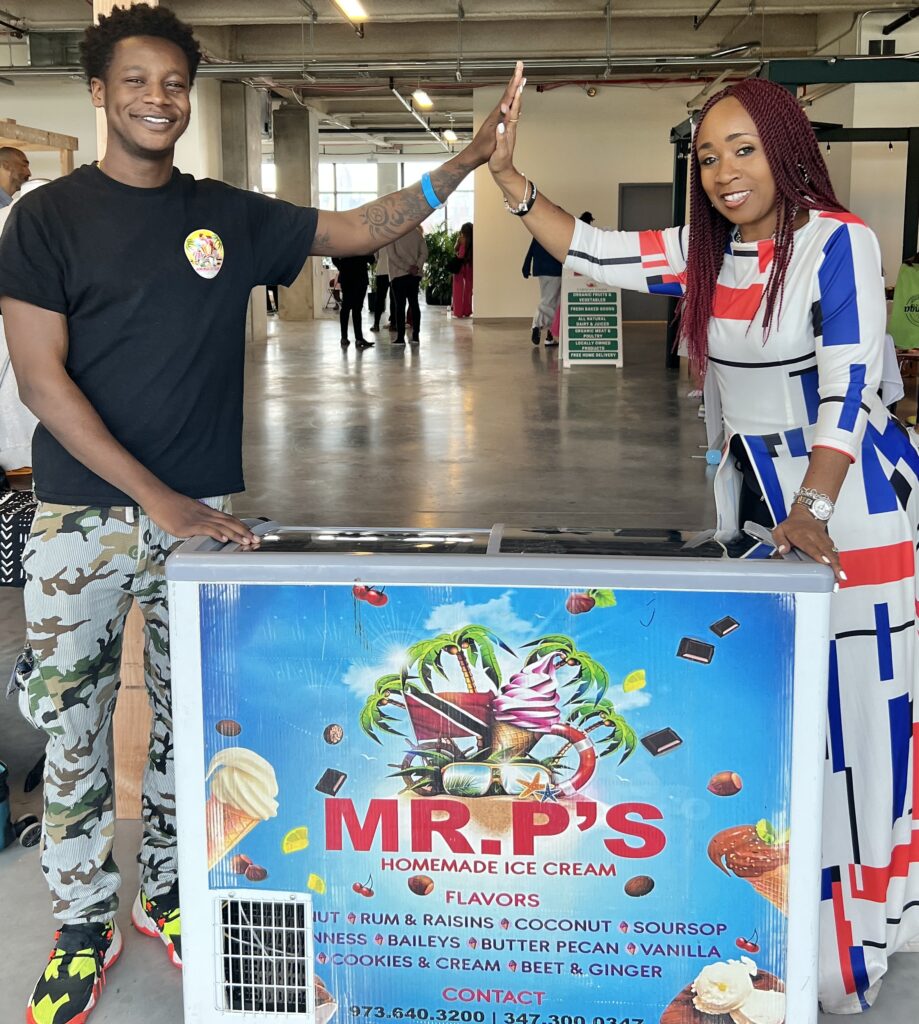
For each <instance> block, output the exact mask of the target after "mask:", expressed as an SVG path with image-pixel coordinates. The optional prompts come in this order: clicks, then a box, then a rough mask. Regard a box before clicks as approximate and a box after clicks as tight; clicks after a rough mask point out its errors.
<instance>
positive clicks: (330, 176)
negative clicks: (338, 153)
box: [319, 163, 377, 210]
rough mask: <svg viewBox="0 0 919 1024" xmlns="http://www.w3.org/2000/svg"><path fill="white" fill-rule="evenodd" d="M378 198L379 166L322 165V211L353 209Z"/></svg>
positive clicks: (320, 174)
mask: <svg viewBox="0 0 919 1024" xmlns="http://www.w3.org/2000/svg"><path fill="white" fill-rule="evenodd" d="M376 198H377V167H376V164H368V163H361V164H339V163H331V164H329V163H321V164H320V165H319V209H320V210H353V209H354V208H355V207H357V206H363V205H364V203H369V202H370V201H371V200H373V199H376Z"/></svg>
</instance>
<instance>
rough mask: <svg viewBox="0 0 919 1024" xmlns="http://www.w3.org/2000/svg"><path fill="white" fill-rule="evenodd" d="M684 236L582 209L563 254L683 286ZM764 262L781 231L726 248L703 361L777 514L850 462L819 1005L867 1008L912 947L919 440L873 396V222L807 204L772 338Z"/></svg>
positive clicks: (722, 511) (727, 477) (727, 531)
mask: <svg viewBox="0 0 919 1024" xmlns="http://www.w3.org/2000/svg"><path fill="white" fill-rule="evenodd" d="M687 237H688V236H687V229H686V228H682V229H681V228H670V229H668V230H666V231H643V232H613V231H600V230H598V229H596V228H591V227H589V226H588V225H586V224H583V223H581V222H577V223H576V224H575V232H574V237H573V238H572V241H571V249H570V251H569V253H568V257H567V259H566V261H565V265H566V266H567V267H569V268H570V269H572V270H575V271H577V272H578V273H581V274H586V275H588V276H590V277H593V278H595V279H597V280H599V281H602V282H604V283H608V284H612V285H616V286H619V287H622V288H632V289H636V290H638V291H650V292H654V293H657V294H664V295H673V296H679V295H680V294H681V293H682V288H683V284H684V282H685V270H686V258H685V253H686V243H687ZM772 257H773V243H772V241H771V240H768V241H761V242H753V243H734V244H732V245H731V246H730V248H729V250H728V251H727V252H726V253H725V257H724V264H723V267H722V269H721V273H720V276H719V278H718V284H717V290H716V294H715V299H714V310H713V317H712V320H711V325H710V328H709V342H708V344H709V359H710V371H711V372H713V373H714V374H715V376H716V380H717V383H718V387H719V390H720V392H721V398H722V403H723V413H724V421H725V429H726V434H727V436H728V437H730V436H732V435H735V434H736V435H739V436H740V440H741V441H742V444H743V446H744V449H745V450H746V453H747V455H748V461H749V462H750V463H751V464H752V466H753V468H754V470H755V473H756V477H757V479H758V482H759V486H760V489H761V491H762V494H763V496H764V498H765V501H766V503H767V505H768V507H769V511H770V512H771V515H772V517H773V519H774V520H775V521H776V522H781V521H782V520H783V519H785V518H786V516H787V514H788V508H789V505H790V503H791V500H792V497H793V494H794V492H795V491H796V490H797V489H798V487H800V486H801V482H802V480H803V477H804V474H805V472H806V470H807V465H808V458H809V453H810V451H811V449H812V448H813V447H814V446H820V447H828V448H833V449H836V450H837V451H840V452H844V453H845V454H846V455H847V456H848V457H849V458H850V459H851V461H852V466H851V468H850V469H849V472H848V474H847V475H846V479H845V483H844V484H843V487H842V490H841V492H840V494H839V499H838V502H837V506H836V512H835V514H834V516H833V518H832V520H831V522H830V532H831V535H832V537H833V540H834V542H835V543H836V545H837V546H838V547H839V549H840V552H841V554H840V559H841V563H842V567H843V569H844V571H845V572H846V574H847V575H848V582H847V583H844V584H842V585H841V589H840V591H839V593H838V594H836V595H834V596H833V598H832V610H831V618H830V633H831V644H830V672H829V709H828V738H827V755H826V771H825V812H824V814H825V817H824V832H823V881H822V891H821V909H820V923H821V941H820V947H821V948H820V979H819V981H820V986H819V987H820V998H821V1002H822V1005H823V1008H824V1009H825V1010H827V1011H829V1012H835V1013H858V1012H859V1011H861V1010H864V1009H866V1008H867V1007H868V1006H870V1004H871V1003H872V1002H873V1001H874V998H875V996H876V994H877V991H878V989H879V988H880V984H881V978H882V976H883V974H884V972H885V971H886V969H887V959H888V956H889V955H890V954H892V953H894V952H896V951H897V950H898V949H903V948H904V947H906V946H907V944H909V943H913V948H919V947H916V945H915V943H916V940H917V938H919V770H917V764H916V753H917V751H919V724H917V708H916V703H915V699H916V697H917V696H919V683H917V668H919V663H917V655H919V652H917V647H916V618H917V614H916V612H917V607H919V604H917V591H916V541H917V524H919V451H917V447H919V445H917V442H916V440H915V436H914V435H912V434H909V433H908V432H907V431H906V429H905V428H904V427H902V426H901V425H900V424H899V423H898V422H897V421H896V420H894V419H893V418H892V417H891V416H890V415H889V414H888V412H887V410H886V409H885V407H884V405H883V404H882V402H881V400H880V398H879V397H878V387H879V382H880V374H881V362H882V342H883V338H884V326H885V319H886V313H885V304H884V291H883V282H882V279H881V264H880V253H879V249H878V244H877V239H876V238H875V236H874V234H873V232H872V231H871V230H870V229H869V228H867V227H866V226H865V225H864V224H863V223H862V222H861V221H860V220H859V219H858V218H857V217H855V216H853V215H851V214H847V213H823V212H811V214H810V218H809V221H808V223H807V224H805V225H804V226H803V227H802V228H801V229H800V230H798V231H797V232H796V233H795V245H794V254H793V257H792V261H791V264H790V266H789V268H788V273H787V277H786V284H785V299H784V304H783V309H782V316H781V319H780V320H779V322H778V324H776V323H775V322H774V323H773V326H772V330H771V332H770V335H769V337H768V339H766V341H765V343H764V338H763V334H764V332H763V326H762V319H763V310H762V307H761V303H760V300H761V298H762V295H763V291H764V288H765V285H766V281H767V279H768V276H769V270H770V267H771V263H772ZM735 443H736V442H735ZM735 466H736V463H735V460H734V459H733V458H732V457H726V458H723V459H722V462H721V465H720V467H719V469H718V473H717V475H716V479H715V498H716V504H717V509H718V528H719V530H721V531H722V534H721V535H722V537H724V538H727V537H729V536H731V535H733V534H735V533H736V530H737V525H738V523H737V509H738V499H739V494H740V483H741V480H740V477H741V474H740V473H739V472H738V471H737V469H736V468H735Z"/></svg>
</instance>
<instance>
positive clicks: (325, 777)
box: [316, 768, 348, 796]
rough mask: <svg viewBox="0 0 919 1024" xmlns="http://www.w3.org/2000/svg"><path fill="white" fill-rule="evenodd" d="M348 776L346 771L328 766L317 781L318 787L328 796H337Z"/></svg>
mask: <svg viewBox="0 0 919 1024" xmlns="http://www.w3.org/2000/svg"><path fill="white" fill-rule="evenodd" d="M347 778H348V776H347V775H345V773H344V772H340V771H338V770H337V769H336V768H326V770H325V771H324V772H323V773H322V778H321V779H320V780H319V781H318V782H317V783H316V789H318V790H319V792H320V793H325V794H326V796H335V794H336V793H337V792H338V791H339V790H340V789H341V787H342V786H343V785H344V784H345V779H347Z"/></svg>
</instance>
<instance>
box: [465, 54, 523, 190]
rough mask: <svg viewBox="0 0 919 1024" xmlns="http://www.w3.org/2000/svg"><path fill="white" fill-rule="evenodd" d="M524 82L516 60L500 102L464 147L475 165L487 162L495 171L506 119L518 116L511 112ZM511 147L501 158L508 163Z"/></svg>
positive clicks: (504, 136)
mask: <svg viewBox="0 0 919 1024" xmlns="http://www.w3.org/2000/svg"><path fill="white" fill-rule="evenodd" d="M525 84H526V79H525V78H524V77H523V61H520V60H518V61H517V64H516V66H515V68H514V73H513V75H511V79H510V81H509V82H508V83H507V88H506V89H505V90H504V95H503V96H502V97H501V102H500V103H499V104H498V105H497V106H496V107H495V109H494V110H493V111H492V112H491V113H490V114H489V115H488V117H486V118H485V120H484V121H483V122H482V124H481V126H480V127H479V130H478V131H477V132H476V133H475V138H474V139H473V140H472V142H470V143H469V146H468V148H467V149H466V152H467V153H468V154H469V155H470V156H471V157H473V158H474V159H475V165H476V166H477V167H479V166H481V165H482V164H484V163H487V164H488V166H489V167H490V168H491V170H492V173H495V169H494V166H493V161H494V160H495V159H496V156H497V153H498V150H499V149H500V148H501V145H502V142H505V143H506V136H507V127H506V121H507V120H508V119H509V118H516V117H517V116H518V114H515V113H513V110H514V105H515V104H516V107H517V110H518V111H519V109H520V96H521V94H522V92H523V87H524V85H525ZM511 127H513V126H511ZM505 148H506V145H505ZM513 149H514V147H513V144H512V145H511V147H510V150H508V151H507V153H506V155H505V156H504V157H503V158H502V159H504V160H505V161H506V162H508V163H509V162H510V154H511V153H513Z"/></svg>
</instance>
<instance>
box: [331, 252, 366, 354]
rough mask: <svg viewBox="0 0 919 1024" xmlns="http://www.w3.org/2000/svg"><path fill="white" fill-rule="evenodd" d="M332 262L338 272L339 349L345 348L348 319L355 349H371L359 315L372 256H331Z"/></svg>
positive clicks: (361, 309)
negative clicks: (349, 319)
mask: <svg viewBox="0 0 919 1024" xmlns="http://www.w3.org/2000/svg"><path fill="white" fill-rule="evenodd" d="M332 262H333V263H334V264H335V268H336V270H337V271H338V287H339V289H340V291H341V309H340V311H339V321H340V323H341V347H342V348H347V347H348V345H349V344H350V342H349V341H348V317H349V316H350V317H351V320H352V322H353V324H354V344H355V345H356V347H357V348H373V342H372V341H367V339H366V338H365V337H364V327H363V321H362V319H361V314H362V312H363V308H364V299H365V298H366V296H367V285H368V281H367V268H368V267H369V266H370V265H371V264H372V263H373V255H372V254H371V255H369V256H333V257H332Z"/></svg>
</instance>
